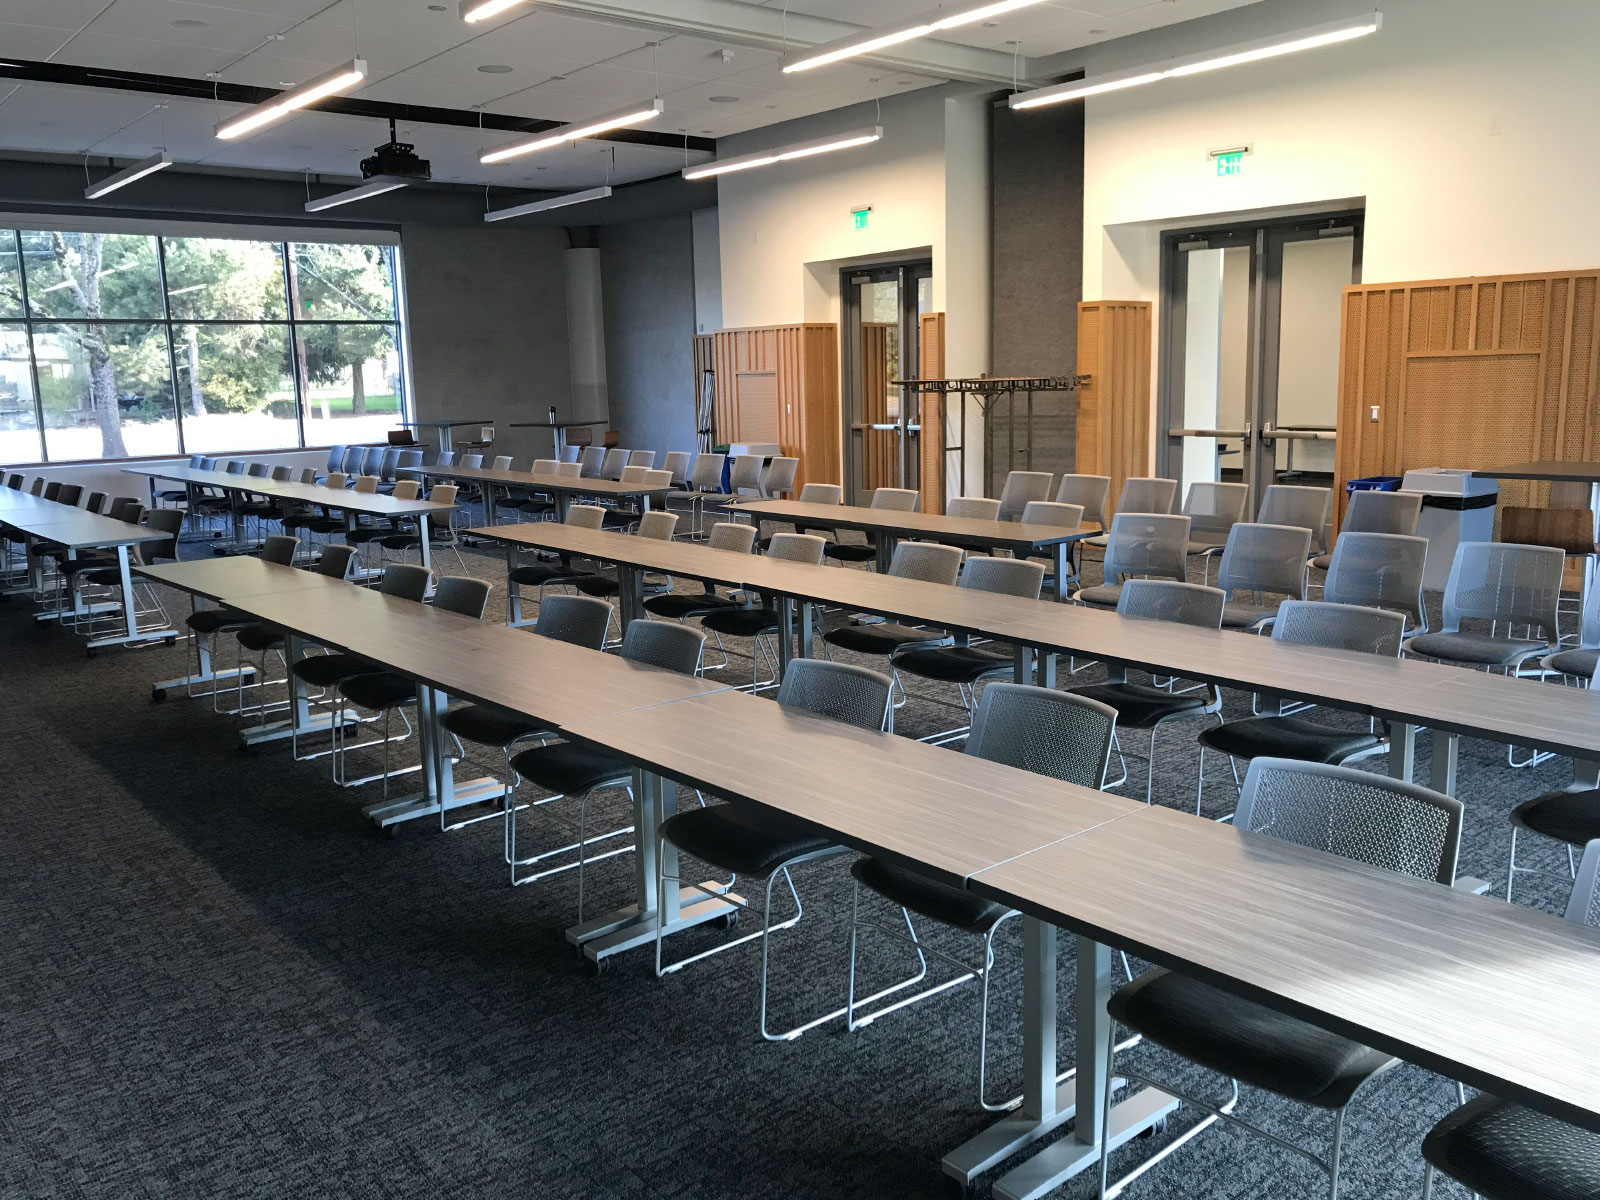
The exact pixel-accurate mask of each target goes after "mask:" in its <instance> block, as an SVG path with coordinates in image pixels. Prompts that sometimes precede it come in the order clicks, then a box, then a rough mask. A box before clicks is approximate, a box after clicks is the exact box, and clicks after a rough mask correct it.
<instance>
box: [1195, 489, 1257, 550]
mask: <svg viewBox="0 0 1600 1200" xmlns="http://www.w3.org/2000/svg"><path fill="white" fill-rule="evenodd" d="M1249 503H1250V486H1249V485H1248V484H1244V483H1191V484H1190V485H1189V494H1188V495H1187V496H1185V497H1184V498H1183V515H1184V516H1186V517H1188V518H1189V537H1190V539H1191V540H1193V541H1196V542H1210V543H1215V544H1221V543H1222V542H1225V541H1227V540H1228V532H1229V530H1231V529H1232V528H1233V527H1234V526H1235V525H1237V524H1238V523H1239V522H1240V521H1242V520H1244V514H1245V508H1246V506H1247V505H1248V504H1249Z"/></svg>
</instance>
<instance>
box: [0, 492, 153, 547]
mask: <svg viewBox="0 0 1600 1200" xmlns="http://www.w3.org/2000/svg"><path fill="white" fill-rule="evenodd" d="M0 525H8V526H10V527H11V528H12V529H18V530H21V531H22V532H23V533H31V534H34V535H36V536H38V537H41V538H43V539H45V540H46V541H51V542H55V543H56V544H58V545H61V546H66V547H68V548H69V549H72V550H88V549H91V548H94V547H100V546H105V547H111V546H133V545H137V544H138V543H140V542H159V541H163V540H164V539H167V538H170V537H171V536H172V535H171V534H170V533H162V532H161V531H160V530H159V529H149V528H147V527H145V526H143V525H130V524H129V523H128V522H127V521H114V520H112V519H111V518H110V517H102V516H100V515H98V514H96V513H90V512H84V510H83V509H81V508H74V507H72V506H71V505H68V504H55V503H49V502H46V507H44V508H40V509H33V508H27V509H23V508H7V509H0Z"/></svg>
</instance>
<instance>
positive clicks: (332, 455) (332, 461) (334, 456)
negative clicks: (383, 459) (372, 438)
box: [189, 446, 350, 471]
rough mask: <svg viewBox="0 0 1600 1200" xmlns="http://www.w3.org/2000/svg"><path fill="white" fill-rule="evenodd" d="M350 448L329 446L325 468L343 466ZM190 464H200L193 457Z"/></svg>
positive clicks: (330, 469)
mask: <svg viewBox="0 0 1600 1200" xmlns="http://www.w3.org/2000/svg"><path fill="white" fill-rule="evenodd" d="M348 449H350V447H349V446H329V447H328V461H327V463H326V464H325V469H326V470H329V471H337V470H338V469H339V468H340V467H341V466H343V465H344V453H345V451H346V450H348ZM189 465H190V466H191V467H198V466H199V465H200V464H199V463H197V462H195V461H194V460H192V459H191V460H190V462H189Z"/></svg>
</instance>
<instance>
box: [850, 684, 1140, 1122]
mask: <svg viewBox="0 0 1600 1200" xmlns="http://www.w3.org/2000/svg"><path fill="white" fill-rule="evenodd" d="M1116 723H1117V715H1116V712H1115V710H1113V709H1111V708H1109V707H1107V706H1106V705H1104V704H1099V703H1097V702H1096V701H1093V700H1087V699H1085V698H1084V697H1082V696H1074V695H1071V694H1070V693H1067V692H1058V691H1054V690H1052V689H1049V688H1041V687H1033V686H1031V685H1028V684H1021V683H991V684H990V685H989V686H988V687H987V688H986V689H985V690H984V693H983V702H982V703H981V704H980V705H979V706H978V711H977V713H976V714H975V715H974V716H973V719H972V733H971V735H970V736H969V737H968V738H967V746H966V752H967V753H968V754H971V755H974V756H975V757H978V758H985V759H989V760H990V761H991V762H999V763H1004V764H1005V765H1006V766H1010V767H1016V768H1018V769H1020V770H1023V771H1032V772H1034V773H1035V774H1038V775H1046V776H1049V777H1050V778H1052V779H1059V780H1062V781H1064V782H1066V783H1074V784H1077V785H1079V786H1080V787H1088V788H1098V787H1099V786H1100V781H1101V780H1102V779H1103V778H1104V777H1105V771H1106V762H1107V760H1108V758H1109V756H1110V753H1111V738H1112V733H1113V731H1114V730H1115V728H1116ZM850 874H851V875H852V876H854V877H855V881H856V887H855V895H854V899H853V902H852V904H851V910H850V982H849V986H848V992H847V997H848V998H847V1000H846V1004H845V1008H846V1014H845V1015H846V1020H847V1023H848V1027H849V1028H850V1029H851V1030H852V1031H854V1030H857V1029H860V1028H862V1027H863V1026H865V1025H869V1024H871V1023H872V1022H873V1021H876V1020H877V1019H878V1018H879V1017H883V1016H886V1015H887V1014H889V1013H891V1012H895V1011H896V1010H898V1009H902V1008H905V1007H906V1006H907V1005H910V1004H915V1003H916V1002H917V1001H919V1000H923V999H926V998H928V997H930V996H936V995H938V994H939V993H941V992H945V991H948V990H950V989H951V988H953V987H956V986H958V985H960V984H963V983H966V982H968V981H969V980H974V979H976V980H978V981H979V993H978V1103H979V1105H980V1106H981V1107H982V1108H983V1109H984V1110H985V1111H988V1112H999V1111H1004V1110H1006V1109H1010V1108H1013V1107H1015V1106H1016V1103H1017V1098H1016V1097H1013V1098H1011V1099H1007V1100H990V1099H989V1096H988V1089H987V1069H988V1048H989V980H990V976H991V974H992V973H993V971H994V938H995V934H996V933H997V932H998V931H999V930H1000V928H1001V926H1003V925H1004V924H1005V923H1006V922H1007V921H1009V920H1011V919H1012V918H1013V917H1016V916H1019V915H1020V914H1019V913H1018V912H1017V911H1016V910H1015V909H1010V908H1007V907H1006V906H1005V905H1003V904H1001V903H999V902H998V901H995V900H988V899H985V898H984V897H982V896H979V895H977V894H976V893H974V892H972V891H969V890H968V889H967V888H964V887H962V886H961V885H959V884H952V883H945V882H943V881H942V880H939V879H935V878H933V877H931V876H929V875H925V874H923V873H922V872H921V871H918V870H917V869H916V868H914V867H908V866H904V865H902V864H901V863H900V862H898V861H894V860H890V859H885V858H871V857H869V858H859V859H857V860H856V861H855V862H854V863H852V864H851V866H850ZM862 888H865V889H867V890H868V891H870V892H873V893H875V894H877V895H878V896H880V897H882V898H883V899H885V900H888V901H889V902H890V903H891V904H894V905H896V906H898V907H899V909H900V916H901V919H902V920H903V921H904V924H905V929H904V931H902V930H901V929H900V926H899V923H898V922H897V923H896V924H894V925H892V926H891V925H887V924H883V925H879V924H877V923H875V922H871V921H868V920H865V919H863V917H862V914H861V907H862V906H861V899H862V897H861V889H862ZM913 913H915V914H916V915H917V916H919V917H923V918H925V919H927V920H929V921H932V922H934V923H935V924H938V925H942V926H944V927H945V928H947V929H950V930H954V931H956V932H958V933H963V934H966V935H968V936H971V937H976V938H979V939H981V942H982V947H983V954H982V958H981V961H980V962H978V963H971V962H967V961H964V960H963V959H960V958H957V957H955V956H953V955H950V954H947V953H945V952H944V951H941V950H939V949H936V948H935V947H933V946H931V945H929V944H928V943H926V942H923V941H922V940H921V939H919V938H918V937H917V932H916V926H915V925H914V924H913V923H912V920H911V917H912V914H913ZM863 927H866V928H876V929H878V930H880V931H882V932H885V933H888V934H891V935H893V936H895V937H896V938H897V939H898V938H909V941H910V943H911V947H912V949H913V950H914V951H915V953H916V955H917V962H918V964H919V966H920V967H921V971H920V972H919V973H918V975H917V976H916V977H915V979H913V980H908V981H907V983H906V984H902V985H900V986H901V987H905V986H908V985H909V984H910V983H913V982H916V981H918V980H920V979H921V978H922V977H923V975H925V974H926V972H927V963H928V956H929V955H931V956H933V957H934V958H937V959H940V960H942V961H944V962H945V963H947V964H949V965H951V966H953V967H954V968H955V969H956V970H957V971H960V972H961V974H960V975H958V976H956V977H955V978H954V979H949V980H945V981H944V982H941V983H936V984H934V985H933V986H932V987H929V988H925V989H923V990H922V991H920V992H917V993H915V994H913V995H910V996H904V997H901V998H899V999H897V1000H894V1001H892V1002H891V1003H888V1004H885V1005H883V1006H881V1007H879V1008H877V1009H874V1010H872V1011H869V1012H866V1013H862V1012H860V1011H859V1010H860V1009H861V1008H862V1007H863V1006H864V1005H868V1004H870V1003H872V1001H873V999H874V998H873V997H863V998H862V999H860V1000H857V998H856V994H855V978H856V949H857V941H858V931H859V930H860V929H861V928H863ZM890 990H898V989H890ZM883 994H884V993H881V992H880V993H879V996H882V995H883Z"/></svg>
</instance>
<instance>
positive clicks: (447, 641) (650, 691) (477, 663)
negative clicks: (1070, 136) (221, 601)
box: [232, 585, 728, 727]
mask: <svg viewBox="0 0 1600 1200" xmlns="http://www.w3.org/2000/svg"><path fill="white" fill-rule="evenodd" d="M232 603H233V607H235V608H237V609H239V610H240V611H241V612H245V613H249V614H250V615H251V616H253V617H255V618H256V619H257V620H261V621H265V622H267V623H269V624H272V625H277V626H279V627H281V628H284V629H287V630H289V631H290V632H291V633H294V634H297V635H299V636H300V637H304V638H307V639H309V640H311V641H314V642H318V643H320V644H321V645H324V646H328V647H331V648H332V649H335V650H341V651H344V652H346V653H350V654H359V655H361V656H362V657H363V658H369V659H371V660H373V661H374V662H377V663H379V664H381V665H382V666H384V667H386V668H388V669H390V670H393V671H396V672H398V673H399V674H402V675H406V676H408V677H410V678H412V679H416V680H418V681H420V682H422V683H424V684H427V685H428V686H431V687H436V688H438V689H440V690H441V691H443V692H445V693H447V694H448V695H450V696H453V697H458V698H461V699H465V700H472V701H476V702H478V703H484V704H499V705H501V706H503V707H505V708H509V709H511V710H513V711H515V712H519V713H525V714H527V715H528V716H530V717H532V718H533V719H535V720H537V721H540V722H543V723H545V724H548V725H550V726H552V727H562V726H565V725H566V724H568V723H569V722H573V721H582V720H587V719H591V718H594V717H599V716H606V715H609V714H611V713H615V712H622V711H625V710H627V709H630V708H637V707H643V706H648V705H653V704H663V703H666V702H667V701H671V700H681V699H683V698H684V697H687V696H700V695H704V694H706V693H708V692H715V691H721V690H725V689H726V688H727V686H728V685H726V684H721V683H715V682H712V681H710V680H705V679H695V678H692V677H690V676H687V675H679V674H677V673H676V672H673V671H666V670H662V669H660V668H657V667H646V666H640V665H638V664H635V663H630V662H627V661H625V660H623V659H622V658H620V657H618V656H617V655H614V654H602V653H600V652H598V651H595V650H586V649H584V648H582V647H580V646H573V645H570V644H568V643H566V642H558V641H555V640H554V639H552V638H542V637H539V636H537V635H536V634H534V633H531V632H529V631H528V630H526V629H510V628H508V627H506V626H505V625H501V624H498V623H495V622H487V621H475V620H473V619H472V618H470V617H464V616H462V615H460V614H459V613H452V612H447V611H444V610H442V609H437V608H434V607H433V606H432V605H430V604H418V603H416V602H414V601H411V600H402V599H398V598H396V597H393V596H384V595H381V594H380V593H378V592H375V591H369V590H368V589H366V588H362V587H356V586H354V585H346V586H345V587H342V588H328V589H324V590H320V591H316V592H310V591H293V592H273V593H266V594H262V595H256V596H240V597H238V598H236V599H235V600H234V601H233V602H232Z"/></svg>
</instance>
